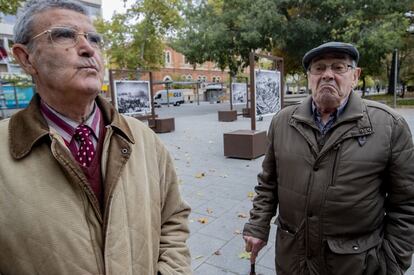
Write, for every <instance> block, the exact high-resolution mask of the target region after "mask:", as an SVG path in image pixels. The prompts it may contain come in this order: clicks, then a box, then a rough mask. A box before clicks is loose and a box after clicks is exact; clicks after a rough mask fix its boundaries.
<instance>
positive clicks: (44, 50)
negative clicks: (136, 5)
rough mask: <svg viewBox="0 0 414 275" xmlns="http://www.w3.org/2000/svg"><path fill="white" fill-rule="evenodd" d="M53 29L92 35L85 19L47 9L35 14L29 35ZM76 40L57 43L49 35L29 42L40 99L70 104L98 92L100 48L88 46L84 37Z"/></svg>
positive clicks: (101, 67)
mask: <svg viewBox="0 0 414 275" xmlns="http://www.w3.org/2000/svg"><path fill="white" fill-rule="evenodd" d="M54 27H68V28H71V29H74V30H76V31H77V32H81V33H87V32H95V28H94V27H93V25H92V23H91V21H90V20H89V18H88V17H87V16H85V15H83V14H81V13H78V12H75V11H71V10H66V9H51V10H47V11H44V12H42V13H39V14H37V15H36V17H35V20H34V28H33V34H34V35H37V34H40V33H42V32H44V31H46V30H48V29H51V28H54ZM77 38H78V41H77V43H76V44H75V45H62V44H57V43H55V42H53V41H52V40H51V36H50V35H49V34H43V35H40V36H39V37H37V38H35V39H33V40H32V41H31V44H32V46H31V47H30V49H29V60H30V63H31V66H32V67H33V71H32V72H31V74H32V76H33V77H34V79H35V82H36V84H37V86H38V87H37V90H38V91H39V93H40V95H41V96H42V97H43V96H44V97H46V98H47V97H53V98H55V100H56V99H57V100H58V101H61V102H64V101H67V100H69V101H72V102H73V101H77V100H79V99H82V98H85V100H86V99H90V98H91V97H92V98H94V97H95V96H96V95H97V94H98V92H99V91H100V89H101V87H102V83H103V76H104V65H103V60H102V56H101V51H100V48H99V47H96V45H93V43H92V44H91V43H90V42H89V41H88V40H87V39H86V38H85V36H82V35H79V36H77ZM42 93H43V94H42Z"/></svg>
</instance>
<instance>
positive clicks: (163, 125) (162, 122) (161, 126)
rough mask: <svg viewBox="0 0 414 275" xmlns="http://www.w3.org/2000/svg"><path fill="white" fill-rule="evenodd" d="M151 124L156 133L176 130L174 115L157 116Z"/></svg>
mask: <svg viewBox="0 0 414 275" xmlns="http://www.w3.org/2000/svg"><path fill="white" fill-rule="evenodd" d="M149 122H150V121H149ZM149 125H150V127H151V128H152V130H154V132H156V133H168V132H172V131H174V130H175V121H174V118H173V117H169V118H156V119H154V120H153V121H151V123H150V124H149Z"/></svg>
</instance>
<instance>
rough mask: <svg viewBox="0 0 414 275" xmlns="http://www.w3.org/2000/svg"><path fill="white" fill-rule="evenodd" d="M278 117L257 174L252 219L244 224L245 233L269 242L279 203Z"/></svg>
mask: <svg viewBox="0 0 414 275" xmlns="http://www.w3.org/2000/svg"><path fill="white" fill-rule="evenodd" d="M275 127H276V117H275V118H273V120H272V123H271V124H270V127H269V131H268V148H267V151H266V155H265V158H264V160H263V163H262V172H260V173H259V175H258V176H257V179H258V185H257V186H256V187H255V191H256V196H255V197H254V199H253V208H252V210H250V219H249V221H248V222H247V223H246V224H245V225H244V229H243V235H245V236H252V237H255V238H258V239H261V240H263V241H265V242H267V240H268V238H269V231H270V221H271V219H272V218H273V216H275V214H276V209H277V205H278V197H277V175H276V160H275V153H274V132H275Z"/></svg>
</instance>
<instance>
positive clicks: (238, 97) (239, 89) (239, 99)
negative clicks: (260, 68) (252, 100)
mask: <svg viewBox="0 0 414 275" xmlns="http://www.w3.org/2000/svg"><path fill="white" fill-rule="evenodd" d="M231 90H232V94H233V98H232V100H233V104H246V101H247V84H246V83H232V84H231Z"/></svg>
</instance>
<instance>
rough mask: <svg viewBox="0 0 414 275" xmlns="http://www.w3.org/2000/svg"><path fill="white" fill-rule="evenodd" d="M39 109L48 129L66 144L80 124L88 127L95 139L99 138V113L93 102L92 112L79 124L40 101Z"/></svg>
mask: <svg viewBox="0 0 414 275" xmlns="http://www.w3.org/2000/svg"><path fill="white" fill-rule="evenodd" d="M40 109H41V112H42V114H43V116H44V118H45V119H46V122H47V123H48V125H49V127H53V128H54V129H55V130H56V131H57V133H58V134H60V135H61V136H62V137H63V139H64V140H66V141H67V142H70V140H71V139H72V136H73V135H74V133H75V129H76V127H78V126H79V125H81V124H83V125H86V126H88V127H89V128H90V129H91V130H92V134H93V135H94V137H95V138H96V139H98V137H99V130H100V129H99V128H100V121H101V112H100V110H99V108H98V106H97V104H96V102H94V105H93V111H92V113H91V114H90V115H89V117H88V119H87V120H86V121H85V122H83V123H81V124H79V123H78V122H76V121H74V120H72V119H70V118H68V117H67V116H64V115H62V114H61V113H59V112H57V111H56V110H54V109H53V108H52V107H51V106H49V105H48V104H47V103H46V102H44V101H43V100H41V103H40Z"/></svg>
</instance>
